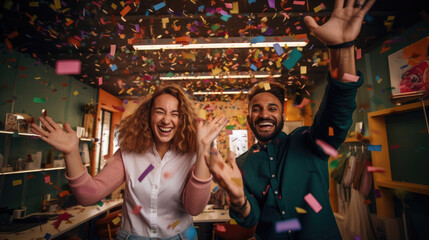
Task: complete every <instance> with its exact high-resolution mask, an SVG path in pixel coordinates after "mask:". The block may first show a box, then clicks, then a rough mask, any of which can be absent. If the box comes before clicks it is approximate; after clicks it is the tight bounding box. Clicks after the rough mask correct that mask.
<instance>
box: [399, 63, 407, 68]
mask: <svg viewBox="0 0 429 240" xmlns="http://www.w3.org/2000/svg"><path fill="white" fill-rule="evenodd" d="M406 67H408V64H405V65H404V66H402V67H400V68H401V69H404V68H406Z"/></svg>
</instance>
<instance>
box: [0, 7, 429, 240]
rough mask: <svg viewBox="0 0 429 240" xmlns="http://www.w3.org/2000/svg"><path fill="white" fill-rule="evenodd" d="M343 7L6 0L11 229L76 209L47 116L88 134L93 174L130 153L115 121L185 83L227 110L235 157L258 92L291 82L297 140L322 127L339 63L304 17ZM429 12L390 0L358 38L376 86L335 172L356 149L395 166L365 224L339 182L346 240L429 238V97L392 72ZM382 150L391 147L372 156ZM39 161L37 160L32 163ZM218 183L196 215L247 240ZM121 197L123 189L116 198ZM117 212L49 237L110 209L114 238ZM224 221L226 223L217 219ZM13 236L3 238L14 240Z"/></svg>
mask: <svg viewBox="0 0 429 240" xmlns="http://www.w3.org/2000/svg"><path fill="white" fill-rule="evenodd" d="M334 2H335V1H331V0H329V1H322V0H316V1H313V0H306V1H290V0H267V1H265V0H247V1H245V0H243V1H242V0H220V1H214V0H211V1H207V0H189V1H188V0H185V1H172V0H170V1H153V0H150V1H139V0H135V1H133V0H130V1H110V0H106V1H102V0H98V1H60V0H52V1H47V0H39V1H25V2H22V1H19V2H15V1H4V2H3V3H2V4H1V6H0V27H1V31H2V34H1V38H2V43H1V44H0V48H1V61H2V64H0V72H1V73H2V77H1V81H0V102H1V104H0V114H1V115H0V130H1V131H0V154H1V156H2V162H1V164H0V168H1V171H0V185H1V189H0V214H1V215H0V225H7V226H9V225H8V222H9V221H10V219H11V215H14V214H15V212H17V214H18V217H16V216H15V217H16V219H19V218H23V217H19V213H20V212H22V211H24V213H25V215H31V214H35V213H39V212H51V211H50V210H52V211H53V212H55V211H57V210H58V209H60V208H62V207H64V208H65V207H71V206H74V205H75V204H77V203H76V201H75V199H73V194H72V193H71V192H70V191H69V190H70V189H69V187H68V185H67V180H66V179H65V177H64V172H65V170H64V161H61V160H62V158H63V157H62V155H61V153H60V152H59V151H56V150H54V149H52V148H51V147H50V146H49V145H47V144H46V143H44V142H43V141H41V140H40V139H38V136H35V135H34V134H31V133H29V130H28V123H30V122H31V121H34V120H32V119H34V118H37V117H38V116H40V115H43V114H46V113H47V114H48V115H49V116H51V117H52V118H53V119H54V120H56V121H58V122H60V123H65V122H68V123H69V124H70V125H71V126H72V127H73V129H75V130H76V131H78V136H79V137H80V140H81V143H80V147H81V149H80V150H81V156H82V158H83V160H84V163H85V164H86V166H87V168H88V171H89V172H90V173H91V174H92V175H95V174H97V173H98V172H99V171H100V170H101V169H102V168H103V166H104V165H105V164H106V160H107V159H108V157H109V156H111V155H112V154H113V153H114V152H115V151H116V149H117V148H118V147H117V142H116V138H115V126H116V125H117V124H118V123H119V122H120V121H121V119H123V118H125V117H127V116H129V115H130V114H132V113H133V112H134V111H135V109H136V108H137V106H138V105H139V103H140V102H141V100H142V99H143V98H144V97H145V96H147V95H150V94H151V93H153V91H154V89H155V87H156V86H158V85H160V84H165V83H174V84H178V85H180V86H181V87H182V88H183V89H184V90H185V92H186V93H187V94H188V95H189V96H190V97H191V99H192V100H193V101H194V103H195V108H196V109H197V113H198V116H199V117H201V118H203V119H206V118H207V117H209V116H212V115H214V114H219V113H224V114H226V115H227V117H228V118H229V119H230V123H229V124H228V126H227V127H226V128H225V130H224V131H222V132H221V134H220V135H219V137H218V139H217V141H216V144H217V147H218V148H219V150H220V152H221V154H222V155H223V156H226V154H227V152H228V150H230V149H234V150H235V151H237V152H238V153H242V152H244V151H246V150H247V149H248V147H249V146H251V145H252V144H254V143H255V138H254V136H253V134H252V132H251V131H250V128H249V127H248V124H247V122H246V115H247V100H246V97H247V91H248V90H249V88H250V87H251V86H253V85H254V84H258V83H259V82H261V81H265V80H268V81H275V82H279V83H281V84H282V85H283V86H285V89H286V98H287V101H286V103H285V106H284V110H285V115H286V119H285V128H284V129H283V130H284V131H285V132H287V133H288V132H290V131H292V130H293V129H294V128H296V127H298V126H308V125H311V124H312V119H313V117H314V115H315V113H316V112H317V110H318V107H319V104H320V102H321V99H322V96H323V92H324V88H325V86H326V80H325V79H326V76H327V74H328V66H329V60H328V50H327V47H326V46H325V45H324V44H323V43H321V42H320V41H319V40H318V39H317V38H316V37H314V36H313V35H312V34H311V32H310V31H309V30H308V28H307V27H306V25H305V24H304V22H303V17H304V16H308V15H309V16H313V17H314V18H315V19H316V21H317V23H318V24H319V25H321V24H323V23H324V22H326V21H327V20H328V19H329V16H330V14H331V13H332V10H333V6H334ZM428 10H429V3H427V2H426V1H418V0H412V1H409V2H407V3H404V2H403V1H399V0H394V1H388V0H377V1H376V2H375V4H374V6H373V7H372V9H371V10H370V11H369V13H368V14H367V15H366V17H365V19H364V23H363V25H362V30H361V33H360V35H359V37H358V38H357V39H356V45H355V53H356V65H357V69H358V70H359V71H361V72H362V74H363V75H364V77H365V83H364V85H363V86H362V87H360V88H359V90H358V94H357V97H356V102H357V108H356V110H355V112H354V114H353V124H352V127H351V129H350V134H349V136H348V137H347V139H346V141H345V143H344V144H343V145H342V146H341V147H340V149H338V152H339V153H340V157H339V158H337V159H334V158H332V157H331V158H330V160H329V162H328V164H329V170H330V172H333V171H334V173H335V170H336V169H337V171H338V169H339V166H341V165H342V164H343V163H344V162H345V161H346V159H348V158H349V157H350V155H355V156H359V158H360V159H365V160H368V161H369V162H371V163H372V165H373V166H376V167H380V168H383V169H384V172H374V173H373V174H372V175H371V178H370V179H371V180H370V181H372V182H370V183H369V186H370V189H369V190H368V191H367V193H366V194H364V196H363V199H362V201H365V204H363V205H362V204H361V206H360V207H362V208H364V209H365V211H366V212H367V214H363V215H362V216H358V217H356V216H354V217H351V216H350V214H351V212H352V211H350V209H349V205H350V198H351V192H353V191H352V190H351V189H353V188H352V187H350V185H349V186H345V185H344V183H341V182H340V183H338V181H336V180H335V178H334V177H332V178H331V182H330V192H329V195H330V200H331V206H332V208H333V210H334V212H335V217H336V220H337V224H338V226H339V228H340V231H341V234H342V237H343V238H344V239H356V236H357V235H359V236H360V237H361V239H427V238H429V231H428V230H427V229H426V228H427V227H425V226H427V225H428V224H429V222H428V219H429V218H428V216H429V208H428V207H427V206H428V205H427V203H428V201H429V198H428V195H429V178H428V177H427V174H425V172H424V170H426V169H428V168H427V167H429V165H428V163H425V161H423V160H425V159H426V158H427V157H425V156H427V154H428V153H429V141H428V140H429V139H428V138H429V137H428V130H427V116H428V114H427V110H428V108H427V105H428V104H429V102H428V100H427V95H428V94H427V91H426V92H425V91H423V92H419V93H415V94H403V93H401V94H395V93H398V92H397V91H398V88H399V87H397V86H396V88H395V86H394V85H393V76H392V66H391V65H390V64H391V62H392V60H391V58H392V57H393V56H394V54H395V53H397V52H398V51H401V50H402V49H404V48H406V47H407V46H410V45H411V44H415V43H416V42H422V41H423V42H424V43H423V44H426V45H425V46H427V45H428V43H427V41H428V40H427V39H429V27H428V26H429V11H428ZM425 39H426V40H425ZM234 44H236V45H234ZM239 44H241V45H242V46H239ZM264 44H265V45H264ZM139 47H140V48H146V49H143V50H141V49H138V48H139ZM428 54H429V52H422V51H421V52H418V53H415V54H414V55H412V57H410V58H412V59H421V58H423V59H424V58H425V57H428ZM297 55H298V57H297ZM410 61H411V60H410ZM409 64H410V65H411V63H409ZM63 66H66V67H65V68H64V67H63ZM407 69H408V68H407ZM402 70H403V69H402V68H401V70H399V71H402ZM427 74H429V73H427ZM422 105H423V107H422ZM9 116H11V117H13V116H19V117H18V118H17V120H20V121H18V123H16V127H15V128H14V127H13V126H12V127H11V128H8V126H7V123H9V122H8V120H7V119H8V117H9ZM36 122H37V123H38V121H37V120H36ZM3 130H4V131H3ZM378 145H381V146H382V148H381V150H380V151H378V150H370V149H369V148H370V147H372V146H378ZM29 158H32V159H33V160H35V161H36V163H34V164H33V163H31V164H27V163H28V162H30V161H28V159H29ZM362 161H363V160H362ZM31 162H33V161H31ZM26 164H27V165H26ZM332 176H333V175H332ZM219 189H220V187H219V186H218V185H217V184H216V183H214V182H213V183H212V195H213V198H212V199H211V201H210V203H209V207H208V209H206V210H205V211H204V212H203V213H202V215H201V216H198V217H197V218H194V221H195V222H196V228H197V232H198V238H199V239H240V236H234V237H233V238H231V235H230V234H228V233H231V232H239V231H240V230H237V226H236V224H235V223H234V221H232V220H229V218H228V217H227V218H226V219H224V218H225V214H227V212H228V211H227V209H226V208H225V207H224V206H225V203H223V204H220V205H219V203H218V202H216V201H217V200H218V199H216V198H215V193H216V192H217V191H219ZM121 198H122V193H121V189H118V190H117V191H115V192H114V193H113V194H112V195H111V196H109V200H107V201H119V200H120V199H121ZM108 204H109V202H107V205H105V206H104V208H103V206H98V208H99V210H100V209H101V210H102V213H100V214H99V215H97V216H93V217H92V219H90V220H86V222H84V223H83V224H81V225H80V227H79V226H77V227H74V228H72V229H67V228H66V226H65V225H66V224H62V225H60V228H62V232H64V233H63V234H61V235H55V234H54V233H52V232H51V233H49V234H54V235H53V237H55V238H57V237H58V239H73V237H79V238H80V239H92V238H91V237H94V236H96V235H97V234H99V235H100V236H101V235H102V234H101V233H96V232H101V231H95V230H94V229H95V224H96V223H95V221H96V220H97V219H101V218H102V217H104V214H106V213H107V212H111V213H116V215H115V217H114V218H113V217H112V215H108V214H106V215H108V216H107V217H108V218H107V219H109V220H107V221H108V222H109V224H107V225H104V227H105V228H108V230H107V231H104V237H105V238H107V239H109V238H112V237H114V236H113V235H114V231H115V230H114V227H115V226H117V224H113V225H112V224H111V221H112V220H110V219H114V220H115V219H117V217H118V216H119V215H120V213H118V211H117V210H118V209H117V208H118V206H117V205H115V204H116V202H110V204H111V208H110V207H106V206H110V205H108ZM100 205H102V204H100ZM119 208H120V207H119ZM17 210H18V211H17ZM19 210H21V211H19ZM81 211H84V210H83V209H82V210H81ZM218 211H221V212H218ZM365 211H364V212H365ZM218 213H219V214H221V216H220V219H221V220H219V221H218V222H213V221H210V220H206V218H208V219H210V217H211V216H212V215H214V214H218ZM55 217H58V216H54V217H53V218H55ZM109 217H110V218H109ZM72 219H73V218H72ZM51 220H53V219H50V220H49V221H51ZM359 221H361V222H360V223H359ZM99 222H102V221H99ZM351 225H353V226H356V225H362V226H363V227H360V228H356V227H351ZM33 226H37V223H36V224H34V225H33ZM0 229H2V228H1V227H0ZM115 229H116V228H115ZM21 230H22V229H21ZM116 230H117V229H116ZM23 231H24V230H22V231H19V229H18V230H17V231H16V232H15V234H16V233H17V232H18V233H19V232H23ZM3 234H6V233H3V232H0V239H7V238H8V236H10V235H4V236H5V237H4V238H3V236H2V235H3ZM8 234H10V233H8ZM41 234H42V235H41V236H42V237H43V236H46V235H45V234H47V232H43V233H41ZM112 234H113V235H112ZM248 234H249V232H245V231H244V230H243V234H242V239H249V237H248ZM239 235H240V234H239ZM363 235H365V236H363ZM24 236H27V235H22V236H21V237H22V238H21V239H24ZM49 236H51V235H49ZM100 236H97V237H100ZM17 237H19V234H18V235H17ZM9 239H10V238H9ZM18 239H19V238H18Z"/></svg>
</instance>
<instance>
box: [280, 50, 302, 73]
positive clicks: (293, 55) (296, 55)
mask: <svg viewBox="0 0 429 240" xmlns="http://www.w3.org/2000/svg"><path fill="white" fill-rule="evenodd" d="M301 57H302V53H301V52H300V51H298V50H297V49H294V50H292V52H290V54H289V58H288V59H286V60H285V61H284V62H283V66H285V67H286V68H287V69H288V70H291V69H292V68H293V66H295V64H296V63H297V62H298V61H299V59H301Z"/></svg>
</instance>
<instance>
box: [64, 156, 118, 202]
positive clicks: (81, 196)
mask: <svg viewBox="0 0 429 240" xmlns="http://www.w3.org/2000/svg"><path fill="white" fill-rule="evenodd" d="M66 178H67V180H68V181H69V185H70V188H71V190H72V191H73V193H74V195H75V196H76V199H77V201H78V202H79V203H80V204H82V205H83V206H88V205H91V204H94V203H96V202H98V201H100V200H101V199H103V198H105V197H106V196H107V195H109V194H110V193H112V192H113V191H114V190H115V189H117V188H118V187H119V186H121V184H122V183H123V182H124V181H125V170H124V164H123V162H122V154H121V150H118V151H116V152H115V154H113V156H112V157H111V159H109V160H108V163H107V164H106V166H105V167H104V168H103V169H102V170H101V171H100V172H99V173H98V174H97V175H96V176H94V178H92V177H91V176H90V175H89V173H88V172H87V171H84V172H83V173H82V175H80V176H79V177H75V178H69V177H68V176H67V174H66Z"/></svg>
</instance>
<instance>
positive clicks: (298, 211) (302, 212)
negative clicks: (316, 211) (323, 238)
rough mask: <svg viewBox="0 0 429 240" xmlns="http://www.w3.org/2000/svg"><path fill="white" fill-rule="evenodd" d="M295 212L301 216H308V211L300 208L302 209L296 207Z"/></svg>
mask: <svg viewBox="0 0 429 240" xmlns="http://www.w3.org/2000/svg"><path fill="white" fill-rule="evenodd" d="M295 210H296V212H297V213H299V214H306V213H307V211H305V209H303V208H300V207H295Z"/></svg>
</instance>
